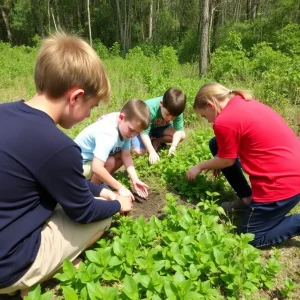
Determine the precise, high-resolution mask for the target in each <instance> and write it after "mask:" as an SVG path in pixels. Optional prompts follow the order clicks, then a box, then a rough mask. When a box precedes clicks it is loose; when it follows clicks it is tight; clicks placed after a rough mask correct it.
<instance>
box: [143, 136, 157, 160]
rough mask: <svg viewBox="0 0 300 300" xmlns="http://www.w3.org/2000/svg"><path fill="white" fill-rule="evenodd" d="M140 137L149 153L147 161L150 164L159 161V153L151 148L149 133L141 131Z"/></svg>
mask: <svg viewBox="0 0 300 300" xmlns="http://www.w3.org/2000/svg"><path fill="white" fill-rule="evenodd" d="M141 139H142V141H143V143H144V145H145V148H146V149H147V151H148V153H149V162H150V163H151V164H154V163H156V162H157V161H159V155H158V154H157V152H156V151H155V149H154V148H153V146H152V143H151V140H150V137H149V135H148V134H143V133H142V134H141Z"/></svg>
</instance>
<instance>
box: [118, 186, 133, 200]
mask: <svg viewBox="0 0 300 300" xmlns="http://www.w3.org/2000/svg"><path fill="white" fill-rule="evenodd" d="M118 194H119V195H120V196H124V197H129V198H130V199H131V200H132V201H134V196H133V194H132V193H131V192H130V191H129V190H128V189H126V187H125V186H122V187H121V188H120V189H119V190H118Z"/></svg>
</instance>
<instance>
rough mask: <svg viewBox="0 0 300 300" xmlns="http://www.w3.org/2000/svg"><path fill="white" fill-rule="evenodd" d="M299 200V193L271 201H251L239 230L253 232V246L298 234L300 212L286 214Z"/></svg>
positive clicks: (286, 238)
mask: <svg viewBox="0 0 300 300" xmlns="http://www.w3.org/2000/svg"><path fill="white" fill-rule="evenodd" d="M299 201H300V194H298V195H296V196H293V197H291V198H288V199H285V200H281V201H276V202H271V203H260V202H253V201H252V203H251V204H250V207H249V208H248V210H247V212H246V214H245V216H244V219H243V222H242V227H241V231H242V232H243V233H253V234H254V240H253V241H252V242H250V244H252V245H253V246H255V247H262V246H267V245H274V244H278V243H281V242H283V241H285V240H288V239H290V238H291V237H293V236H297V235H300V214H294V215H289V216H286V214H287V213H289V212H290V211H291V210H292V209H293V208H294V207H295V206H296V205H297V204H298V203H299Z"/></svg>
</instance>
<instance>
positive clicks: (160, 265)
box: [153, 260, 166, 272]
mask: <svg viewBox="0 0 300 300" xmlns="http://www.w3.org/2000/svg"><path fill="white" fill-rule="evenodd" d="M165 264H166V261H165V260H159V261H157V262H156V263H155V264H154V266H153V270H154V271H157V272H158V271H160V270H161V269H162V268H163V267H164V266H165Z"/></svg>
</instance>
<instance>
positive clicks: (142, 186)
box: [132, 179, 149, 198]
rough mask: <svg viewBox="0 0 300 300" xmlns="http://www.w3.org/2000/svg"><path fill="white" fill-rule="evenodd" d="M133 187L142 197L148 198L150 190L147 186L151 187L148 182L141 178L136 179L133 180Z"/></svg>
mask: <svg viewBox="0 0 300 300" xmlns="http://www.w3.org/2000/svg"><path fill="white" fill-rule="evenodd" d="M132 184H133V187H134V189H135V191H136V193H137V194H138V195H139V196H140V197H142V198H146V197H147V196H148V190H147V188H148V187H149V186H148V185H147V184H146V183H144V182H142V181H140V180H139V179H136V180H135V181H133V182H132Z"/></svg>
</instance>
